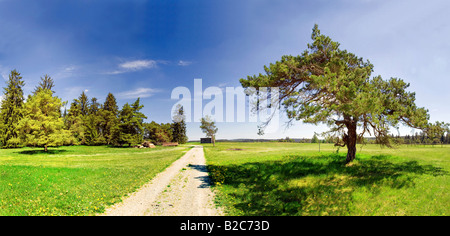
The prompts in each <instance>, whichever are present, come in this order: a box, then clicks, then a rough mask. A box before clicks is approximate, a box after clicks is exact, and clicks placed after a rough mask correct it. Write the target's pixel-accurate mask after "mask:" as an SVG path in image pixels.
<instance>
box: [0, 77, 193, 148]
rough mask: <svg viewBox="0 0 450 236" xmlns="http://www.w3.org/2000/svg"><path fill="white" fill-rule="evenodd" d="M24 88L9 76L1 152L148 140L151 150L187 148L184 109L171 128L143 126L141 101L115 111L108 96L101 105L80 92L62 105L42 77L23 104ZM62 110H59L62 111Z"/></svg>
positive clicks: (0, 117) (0, 122) (0, 115)
mask: <svg viewBox="0 0 450 236" xmlns="http://www.w3.org/2000/svg"><path fill="white" fill-rule="evenodd" d="M24 86H25V83H24V81H23V78H22V76H21V75H20V73H19V72H17V71H16V70H13V71H11V73H10V75H9V79H8V82H7V86H6V87H5V88H4V92H3V94H4V96H3V99H2V102H1V109H0V147H2V148H17V147H23V146H33V147H43V148H44V150H45V151H47V148H48V147H51V146H62V145H114V146H124V145H128V146H131V145H134V144H140V143H142V142H143V141H144V140H148V141H150V142H153V143H155V144H162V143H165V142H178V143H186V142H187V136H186V123H185V116H184V111H183V107H181V106H179V107H177V110H176V114H174V121H173V123H166V124H164V123H162V124H159V123H156V122H154V121H152V122H150V123H145V122H144V119H147V116H145V115H144V114H143V113H142V112H141V110H142V108H143V107H144V105H143V104H141V101H140V99H139V98H138V99H136V101H135V102H134V103H132V104H129V103H126V104H125V105H123V107H122V109H119V106H118V105H117V101H116V98H115V97H114V95H113V94H112V93H108V95H107V96H106V99H105V102H104V103H103V104H101V103H99V102H98V99H97V98H95V97H92V98H88V96H87V95H86V93H85V92H82V93H81V95H80V96H79V97H78V98H76V99H74V100H73V101H72V102H71V104H70V108H69V109H68V110H67V103H68V102H63V101H61V99H60V98H58V97H57V96H54V93H55V92H54V91H53V88H54V80H53V79H52V78H51V77H50V76H48V75H45V76H44V77H41V81H40V83H39V84H38V86H36V88H35V90H34V91H33V92H32V93H31V94H29V95H28V97H27V99H26V100H25V98H24V92H23V87H24ZM63 108H64V109H63Z"/></svg>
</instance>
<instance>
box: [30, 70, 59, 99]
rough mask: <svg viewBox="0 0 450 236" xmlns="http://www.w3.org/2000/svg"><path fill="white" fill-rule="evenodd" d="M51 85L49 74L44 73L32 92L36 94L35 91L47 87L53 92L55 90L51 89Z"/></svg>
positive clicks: (52, 82)
mask: <svg viewBox="0 0 450 236" xmlns="http://www.w3.org/2000/svg"><path fill="white" fill-rule="evenodd" d="M53 87H55V84H54V81H53V79H52V78H51V77H50V76H49V75H47V74H46V75H44V78H42V77H41V82H39V85H38V86H36V88H35V89H34V92H33V93H34V94H36V93H37V92H39V91H41V90H42V89H48V90H50V91H52V93H55V91H53V90H52V89H53Z"/></svg>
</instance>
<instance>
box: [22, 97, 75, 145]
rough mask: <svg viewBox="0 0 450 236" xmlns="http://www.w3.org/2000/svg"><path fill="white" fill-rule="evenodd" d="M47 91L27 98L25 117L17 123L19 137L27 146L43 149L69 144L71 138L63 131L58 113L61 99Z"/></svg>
mask: <svg viewBox="0 0 450 236" xmlns="http://www.w3.org/2000/svg"><path fill="white" fill-rule="evenodd" d="M52 95H53V93H52V91H51V90H49V89H42V90H40V91H37V92H36V93H35V94H34V95H32V96H28V99H27V102H26V103H25V109H24V110H25V116H24V118H23V119H21V120H20V122H19V123H18V128H19V129H20V131H21V137H22V138H23V140H24V141H25V143H26V144H27V145H32V146H39V147H44V151H46V152H47V148H48V147H49V146H61V145H63V144H65V142H68V143H70V142H71V141H70V140H71V139H72V137H71V134H70V132H69V131H67V130H64V129H63V128H64V121H63V118H62V117H61V114H60V112H59V110H60V108H61V105H62V103H61V99H59V98H57V97H53V96H52Z"/></svg>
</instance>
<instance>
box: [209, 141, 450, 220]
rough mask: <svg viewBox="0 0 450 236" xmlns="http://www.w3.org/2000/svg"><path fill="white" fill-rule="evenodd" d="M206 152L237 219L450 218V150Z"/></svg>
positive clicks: (255, 146) (253, 148)
mask: <svg viewBox="0 0 450 236" xmlns="http://www.w3.org/2000/svg"><path fill="white" fill-rule="evenodd" d="M318 148H319V146H318V144H295V143H218V144H216V147H215V148H214V147H212V146H209V145H207V146H205V152H206V156H207V163H208V168H209V170H210V175H211V177H212V179H213V182H214V183H215V188H216V189H217V190H218V194H217V199H216V200H217V201H218V203H219V204H221V205H223V206H224V207H225V208H226V211H227V213H228V214H229V215H249V216H261V215H446V216H448V215H450V146H444V147H440V146H435V147H431V146H428V147H423V146H422V147H406V146H402V147H399V148H396V149H388V148H380V147H379V146H377V145H367V146H364V147H362V150H361V146H359V147H358V154H357V158H356V160H355V161H354V162H353V163H352V164H350V165H344V160H345V155H346V149H341V150H340V153H339V154H336V148H335V147H333V146H332V145H329V144H321V152H320V153H319V152H318Z"/></svg>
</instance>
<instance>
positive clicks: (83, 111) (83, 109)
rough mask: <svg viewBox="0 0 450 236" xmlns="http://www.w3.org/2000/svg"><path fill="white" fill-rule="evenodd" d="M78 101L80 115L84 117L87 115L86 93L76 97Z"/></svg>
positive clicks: (87, 101) (87, 102) (87, 100)
mask: <svg viewBox="0 0 450 236" xmlns="http://www.w3.org/2000/svg"><path fill="white" fill-rule="evenodd" d="M78 101H79V104H80V111H81V115H83V116H86V115H87V114H88V113H89V99H88V96H87V95H86V93H85V92H84V91H83V92H82V93H81V95H80V97H78Z"/></svg>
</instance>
